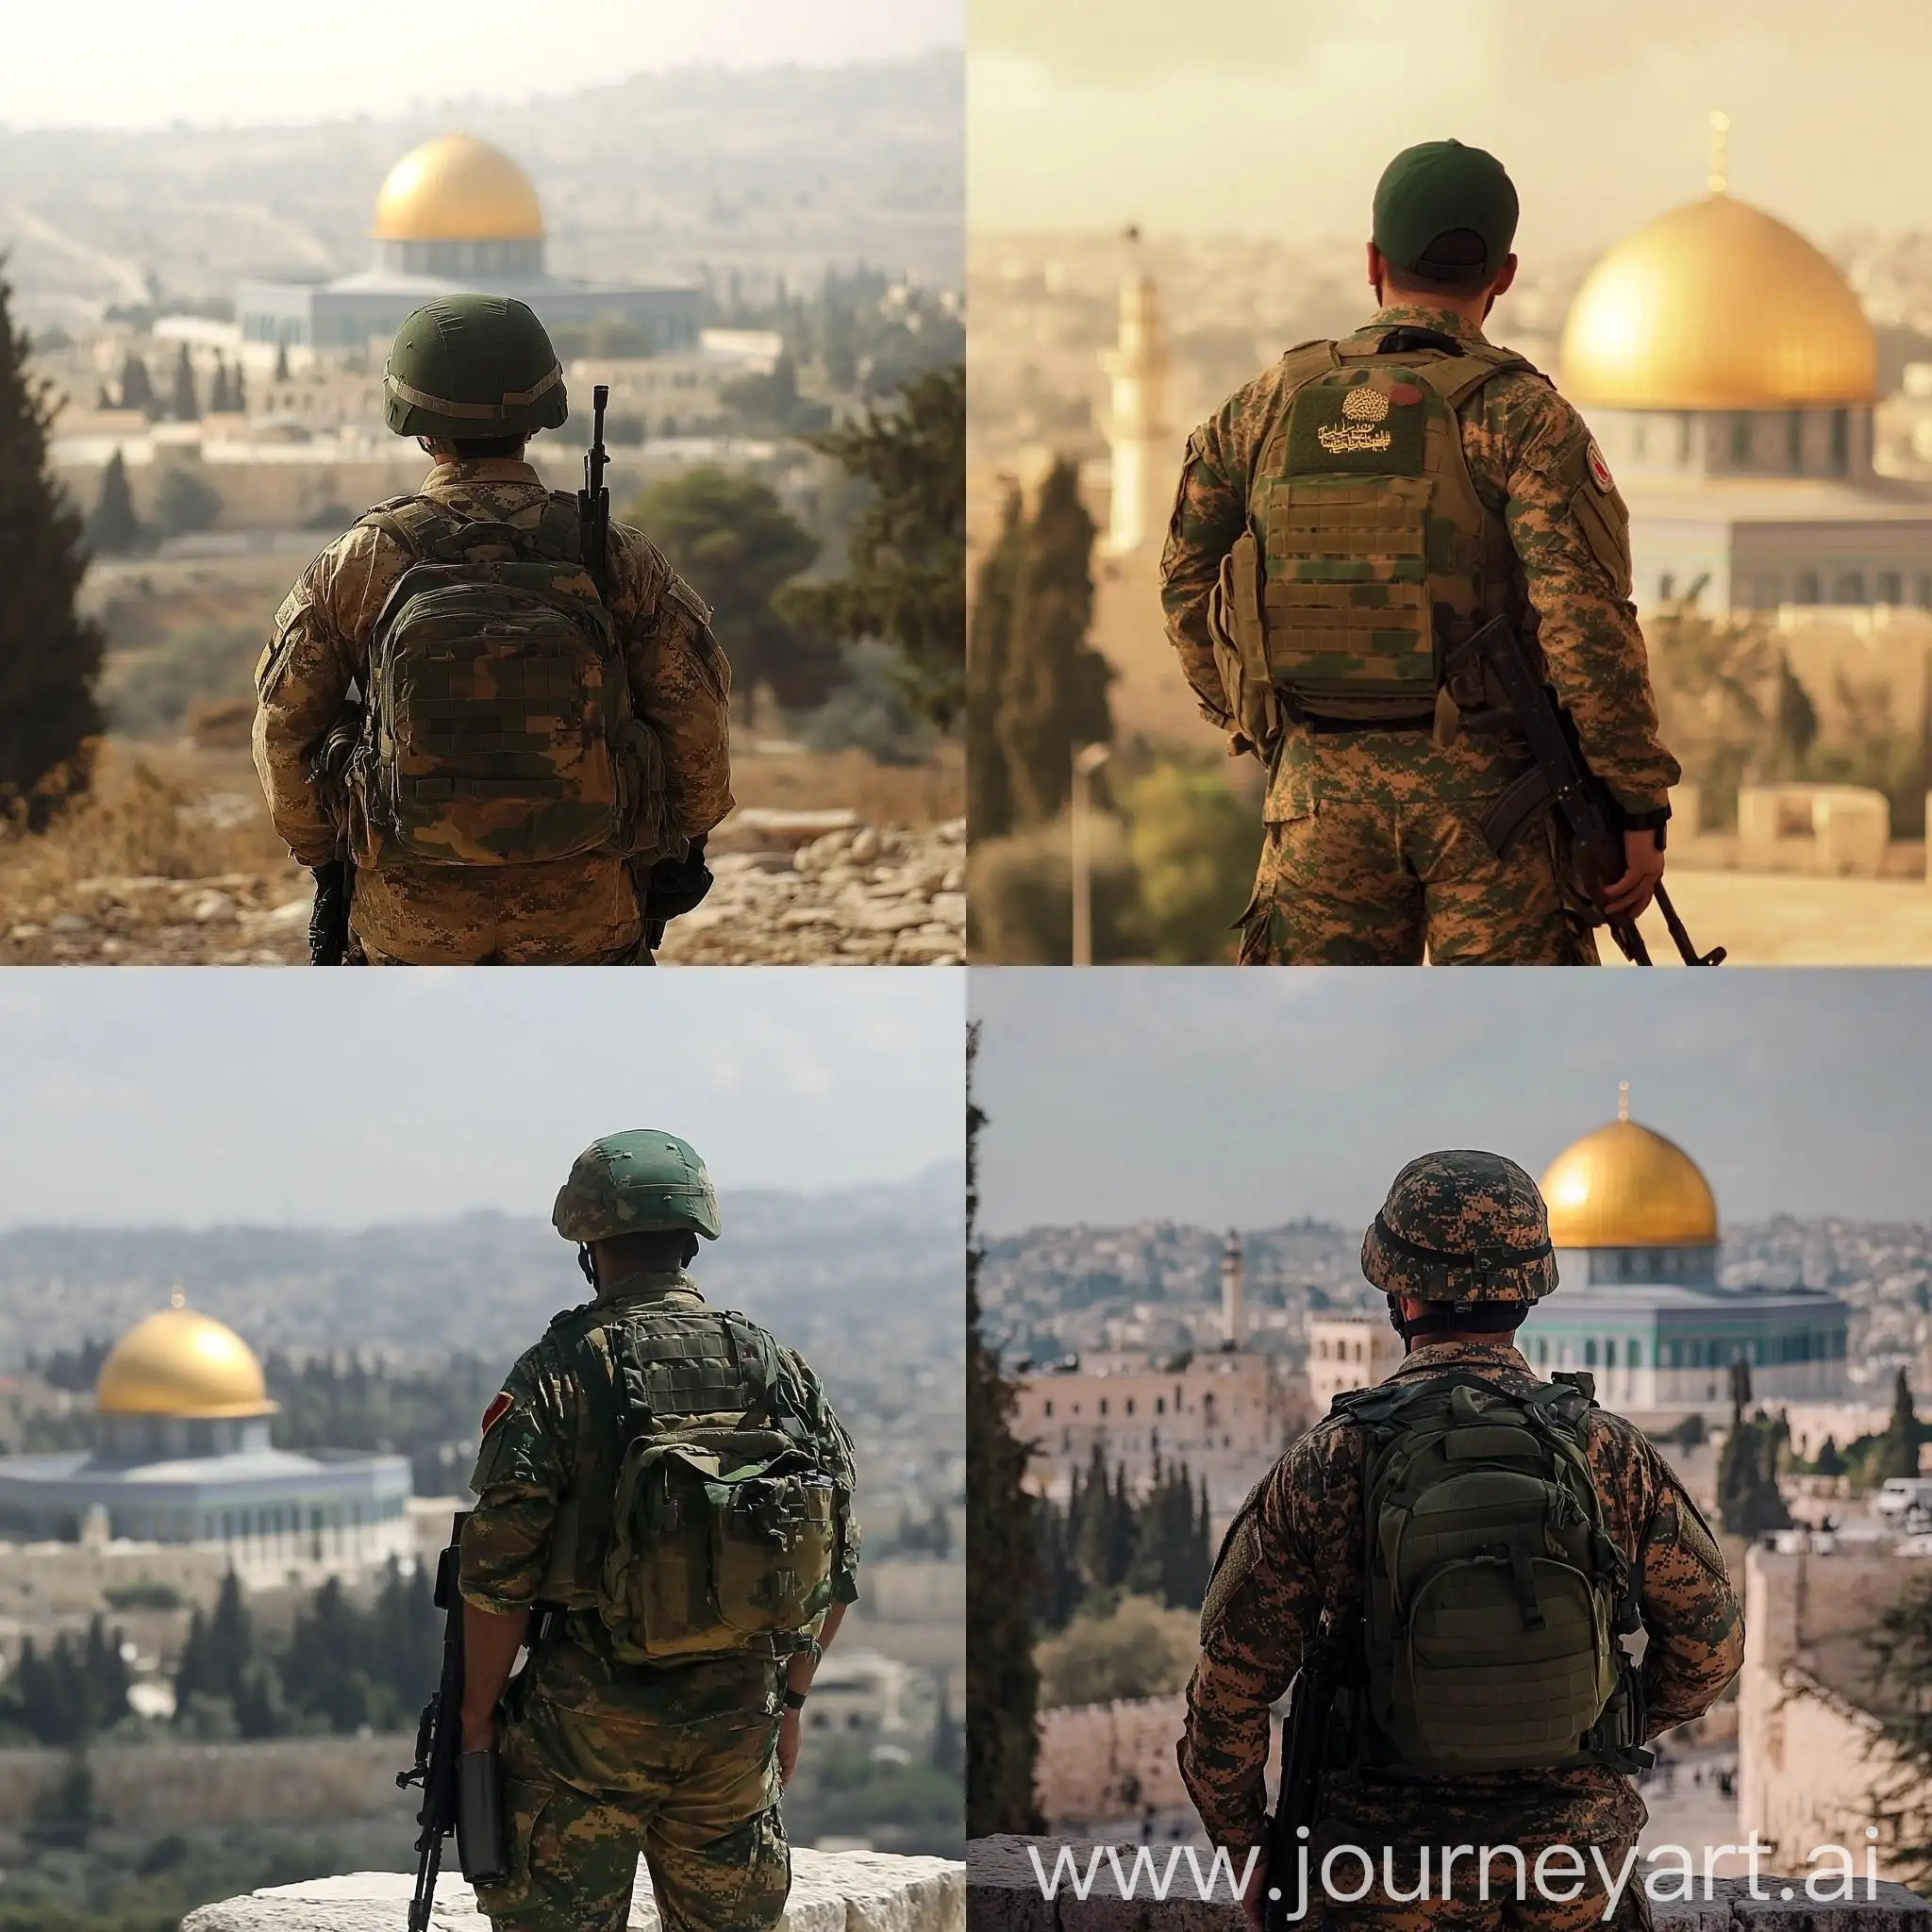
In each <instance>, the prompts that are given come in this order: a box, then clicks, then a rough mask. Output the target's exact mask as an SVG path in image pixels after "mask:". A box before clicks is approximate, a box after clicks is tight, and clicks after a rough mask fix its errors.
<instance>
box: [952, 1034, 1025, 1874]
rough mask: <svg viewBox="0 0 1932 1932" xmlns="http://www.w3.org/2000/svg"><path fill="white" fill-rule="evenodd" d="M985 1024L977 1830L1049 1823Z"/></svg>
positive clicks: (972, 1253)
mask: <svg viewBox="0 0 1932 1932" xmlns="http://www.w3.org/2000/svg"><path fill="white" fill-rule="evenodd" d="M978 1046H979V1032H978V1028H977V1027H976V1026H975V1027H974V1028H972V1029H970V1030H969V1031H968V1034H967V1037H966V1067H967V1092H966V1547H967V1548H968V1550H969V1551H971V1552H972V1562H971V1564H970V1565H969V1566H968V1569H967V1590H966V1657H967V1673H966V1832H967V1836H968V1837H969V1838H985V1837H987V1836H988V1835H989V1834H991V1833H993V1832H1003V1831H1018V1832H1028V1831H1040V1830H1043V1829H1044V1825H1043V1824H1042V1822H1041V1816H1040V1809H1039V1807H1038V1805H1037V1803H1036V1802H1035V1799H1034V1795H1033V1775H1034V1767H1035V1765H1036V1763H1037V1762H1038V1760H1039V1757H1040V1740H1039V1738H1038V1736H1037V1734H1036V1732H1035V1729H1034V1712H1035V1709H1036V1707H1037V1706H1038V1704H1039V1700H1040V1670H1039V1666H1038V1665H1037V1663H1036V1662H1035V1661H1034V1657H1033V1591H1034V1586H1035V1574H1034V1564H1035V1561H1036V1556H1035V1536H1036V1532H1035V1529H1034V1523H1033V1498H1032V1497H1031V1495H1029V1494H1028V1492H1027V1490H1026V1464H1027V1461H1028V1459H1029V1457H1030V1454H1031V1452H1030V1449H1029V1447H1028V1445H1027V1444H1025V1443H1023V1442H1021V1441H1018V1440H1017V1439H1016V1438H1015V1437H1014V1434H1013V1428H1012V1418H1013V1404H1014V1399H1015V1398H1014V1391H1013V1385H1012V1383H1011V1382H1010V1381H1009V1380H1008V1378H1007V1376H1006V1374H1005V1373H1004V1372H1003V1370H1002V1369H1001V1366H1000V1361H999V1357H998V1355H997V1354H996V1353H995V1352H994V1351H993V1350H992V1349H991V1348H990V1347H989V1346H988V1345H987V1342H986V1340H985V1337H984V1336H983V1334H982V1333H981V1330H980V1317H979V1259H980V1249H979V1241H978V1235H977V1226H978V1217H979V1136H980V1131H981V1129H982V1128H983V1127H984V1126H985V1124H986V1116H985V1115H984V1114H983V1113H982V1112H981V1111H980V1109H979V1106H978V1103H977V1102H976V1101H975V1100H974V1097H973V1089H972V1073H973V1066H974V1059H975V1058H976V1056H977V1053H978Z"/></svg>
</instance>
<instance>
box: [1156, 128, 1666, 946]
mask: <svg viewBox="0 0 1932 1932" xmlns="http://www.w3.org/2000/svg"><path fill="white" fill-rule="evenodd" d="M1516 215H1517V201H1516V191H1515V189H1514V188H1513V187H1512V186H1511V185H1510V181H1509V177H1508V176H1507V175H1506V174H1505V173H1504V171H1503V168H1502V166H1501V164H1500V163H1499V162H1498V161H1497V160H1496V159H1495V158H1493V157H1492V156H1491V155H1488V154H1485V153H1484V152H1483V151H1482V150H1481V149H1479V148H1471V147H1464V146H1463V145H1462V144H1461V142H1455V141H1443V142H1425V143H1424V145H1422V146H1420V147H1411V148H1407V149H1406V150H1405V151H1404V152H1403V153H1401V154H1399V155H1397V156H1396V158H1394V160H1392V161H1391V163H1390V164H1389V167H1388V169H1387V171H1386V172H1385V173H1384V174H1383V175H1382V179H1381V182H1380V185H1379V186H1378V187H1377V188H1376V190H1375V202H1374V240H1373V241H1371V242H1369V244H1368V266H1369V283H1370V286H1371V287H1372V288H1373V289H1374V291H1375V300H1376V303H1377V305H1378V312H1377V314H1376V315H1375V317H1374V320H1373V321H1372V322H1370V323H1369V324H1367V325H1365V326H1364V327H1362V328H1360V329H1358V330H1357V332H1356V333H1355V334H1354V335H1352V336H1350V337H1348V338H1346V339H1345V340H1344V341H1341V342H1329V341H1315V342H1305V343H1303V344H1301V345H1300V346H1299V347H1298V348H1294V349H1291V350H1290V351H1289V352H1288V354H1287V355H1286V356H1284V357H1283V358H1282V359H1281V360H1280V361H1279V362H1278V363H1277V364H1276V365H1275V366H1274V368H1273V369H1272V370H1270V371H1269V372H1268V374H1266V375H1262V376H1260V377H1259V378H1258V379H1257V380H1256V381H1254V382H1252V383H1250V384H1249V385H1248V386H1247V387H1246V388H1245V389H1243V390H1240V391H1236V393H1235V394H1234V395H1232V396H1231V397H1229V399H1228V400H1227V402H1226V403H1225V404H1224V405H1223V407H1222V408H1221V411H1220V413H1219V414H1218V415H1216V416H1215V417H1213V418H1212V419H1211V420H1210V421H1208V422H1207V423H1204V424H1203V425H1201V426H1200V427H1199V428H1198V429H1196V430H1195V431H1194V433H1193V435H1192V437H1191V438H1190V440H1189V442H1188V452H1187V458H1186V462H1185V464H1184V466H1183V468H1182V471H1181V478H1180V488H1179V492H1178V494H1177V496H1176V499H1175V502H1174V519H1173V522H1172V524H1171V525H1170V526H1169V530H1168V537H1167V546H1166V549H1165V551H1164V552H1163V554H1162V558H1161V600H1162V604H1163V606H1164V608H1165V610H1166V615H1167V634H1168V639H1169V641H1170V642H1171V643H1172V644H1173V645H1174V649H1175V651H1176V652H1177V653H1178V654H1179V657H1180V662H1181V670H1182V672H1183V673H1184V675H1186V677H1187V680H1188V682H1189V684H1190V685H1191V686H1192V688H1193V691H1194V694H1195V696H1196V697H1197V698H1198V699H1199V700H1200V705H1201V709H1202V712H1203V714H1204V715H1205V716H1206V717H1208V719H1209V720H1210V721H1211V722H1212V723H1213V724H1216V725H1218V726H1220V727H1221V728H1222V729H1223V730H1224V731H1226V732H1227V733H1228V734H1229V752H1230V756H1233V755H1236V754H1239V753H1240V752H1242V751H1253V752H1254V753H1255V754H1256V756H1257V758H1260V759H1261V760H1262V761H1263V762H1264V764H1265V765H1266V767H1267V771H1268V791H1267V803H1266V806H1265V808H1264V817H1265V820H1266V825H1265V834H1264V841H1263V845H1262V854H1261V863H1260V871H1259V874H1258V876H1257V880H1256V885H1255V892H1254V897H1253V899H1252V900H1251V901H1250V903H1249V906H1248V908H1247V910H1246V911H1245V912H1244V913H1243V914H1242V915H1241V960H1242V963H1243V964H1247V965H1260V964H1269V963H1274V964H1282V965H1291V964H1300V963H1325V964H1331V965H1381V964H1415V963H1418V962H1420V961H1421V959H1422V958H1423V957H1424V948H1426V950H1427V955H1428V957H1429V958H1431V959H1433V960H1435V961H1437V962H1438V963H1441V964H1446V963H1449V962H1452V961H1453V962H1458V963H1476V964H1503V963H1512V962H1513V963H1517V964H1548V965H1556V964H1591V963H1594V961H1595V958H1596V945H1595V940H1594V937H1593V934H1592V932H1591V927H1592V926H1594V925H1596V924H1601V923H1602V922H1603V920H1604V918H1605V916H1606V914H1607V913H1608V914H1612V915H1614V916H1616V917H1617V918H1619V919H1626V918H1628V919H1634V918H1635V917H1636V916H1637V915H1638V914H1639V913H1640V912H1641V911H1642V910H1643V908H1645V907H1646V906H1647V905H1648V904H1649V903H1650V899H1651V896H1652V893H1653V892H1654V891H1655V889H1656V886H1657V880H1658V879H1659V878H1660V877H1661V876H1662V874H1663V827H1664V821H1665V820H1666V819H1667V818H1668V817H1669V815H1670V804H1669V796H1668V794H1669V791H1670V788H1671V786H1672V785H1674V783H1675V782H1676V781H1677V778H1678V776H1679V775H1680V773H1679V769H1678V766H1677V763H1676V761H1675V759H1674V758H1672V757H1671V755H1670V754H1669V753H1668V752H1667V751H1666V750H1665V749H1664V747H1663V746H1662V745H1661V744H1660V743H1659V742H1658V741H1657V706H1656V701H1655V699H1654V697H1653V695H1652V692H1651V688H1650V676H1649V670H1648V665H1647V661H1646V658H1645V655H1644V646H1643V639H1642V637H1641V633H1640V632H1639V630H1638V628H1637V622H1636V613H1635V609H1634V607H1633V606H1632V605H1631V603H1630V602H1629V597H1630V556H1629V542H1628V527H1629V517H1628V512H1627V511H1626V510H1625V509H1624V501H1623V498H1622V497H1621V496H1620V495H1619V494H1618V492H1617V490H1616V486H1615V484H1614V483H1613V482H1612V481H1611V477H1610V472H1609V467H1608V465H1607V464H1606V463H1605V461H1604V458H1603V454H1602V452H1601V451H1600V450H1599V449H1598V448H1597V446H1596V444H1595V443H1594V442H1593V441H1591V434H1590V430H1589V428H1588V427H1587V426H1586V425H1585V424H1584V422H1583V419H1582V418H1581V417H1580V416H1578V415H1577V413H1576V411H1575V410H1574V409H1573V408H1571V407H1570V405H1569V404H1568V403H1566V402H1565V401H1564V400H1563V399H1562V397H1561V396H1559V395H1558V394H1557V392H1556V391H1555V390H1554V389H1553V388H1552V387H1551V386H1550V384H1549V382H1548V380H1547V379H1546V378H1545V377H1543V376H1541V375H1539V374H1538V373H1537V372H1536V371H1535V370H1534V369H1533V368H1532V367H1531V366H1530V364H1529V363H1528V362H1526V361H1525V360H1524V358H1522V357H1521V356H1518V355H1516V354H1514V353H1513V352H1512V351H1510V350H1507V349H1501V348H1496V347H1493V346H1491V343H1490V342H1489V341H1486V340H1485V338H1484V336H1483V332H1482V326H1481V325H1482V321H1483V318H1484V317H1485V316H1486V315H1487V314H1488V313H1489V311H1490V308H1491V305H1492V304H1493V303H1494V301H1495V299H1496V297H1497V296H1498V295H1500V294H1502V293H1503V291H1505V290H1506V289H1507V288H1508V287H1509V285H1510V283H1511V282H1512V281H1513V280H1514V279H1515V275H1516V257H1515V256H1514V255H1513V254H1511V253H1510V243H1511V242H1512V241H1513V239H1514V237H1515V232H1516ZM1499 615H1502V616H1507V617H1508V618H1509V619H1511V620H1512V621H1513V622H1514V623H1515V624H1516V625H1517V626H1518V628H1519V629H1520V630H1522V631H1523V632H1524V635H1525V636H1534V637H1535V638H1536V640H1537V641H1538V642H1539V643H1540V645H1541V653H1542V656H1543V658H1544V659H1545V660H1546V664H1547V672H1548V676H1549V679H1550V682H1551V683H1552V685H1553V686H1554V688H1555V690H1556V692H1557V696H1558V698H1559V699H1560V700H1561V702H1562V703H1563V704H1564V705H1566V706H1567V707H1568V708H1569V710H1570V713H1571V716H1572V717H1573V719H1574V723H1575V726H1576V730H1577V732H1578V735H1579V737H1580V740H1581V744H1582V749H1583V753H1584V756H1585V758H1587V759H1588V760H1589V761H1590V763H1591V766H1592V767H1593V768H1594V770H1595V772H1596V774H1597V776H1598V777H1599V778H1600V779H1601V780H1602V781H1603V783H1604V784H1605V785H1606V786H1607V789H1608V791H1609V792H1610V794H1611V796H1612V798H1613V799H1614V801H1615V803H1616V805H1617V806H1618V807H1619V808H1621V810H1622V813H1623V819H1624V828H1625V829H1624V843H1625V852H1624V857H1625V863H1626V870H1625V871H1624V875H1623V876H1622V877H1621V878H1619V879H1617V880H1616V881H1614V882H1613V883H1611V884H1609V885H1608V886H1607V890H1605V891H1604V892H1603V894H1602V901H1601V904H1599V903H1597V902H1596V901H1595V900H1594V899H1593V898H1592V897H1591V894H1590V893H1589V892H1588V891H1586V890H1585V889H1584V887H1583V884H1582V882H1581V880H1580V878H1579V877H1578V876H1577V874H1576V869H1575V866H1574V860H1573V858H1572V856H1571V854H1570V852H1569V850H1568V846H1567V841H1566V840H1565V839H1564V837H1563V835H1562V833H1561V831H1560V828H1559V827H1558V825H1557V823H1556V821H1555V820H1554V818H1552V817H1549V816H1545V818H1544V819H1543V821H1542V822H1541V824H1531V825H1530V826H1529V827H1528V828H1527V830H1526V831H1522V832H1520V833H1519V835H1518V836H1516V837H1515V838H1514V840H1513V841H1511V840H1510V839H1509V837H1508V836H1507V822H1506V821H1505V820H1504V819H1500V818H1499V819H1498V820H1496V821H1495V822H1493V823H1492V824H1491V825H1489V826H1486V825H1485V819H1486V818H1487V817H1488V816H1489V814H1490V813H1491V810H1492V808H1495V807H1496V806H1497V804H1498V801H1499V800H1501V799H1502V797H1503V794H1504V793H1505V792H1506V791H1507V789H1508V787H1509V786H1510V784H1511V783H1512V782H1513V781H1514V780H1516V779H1517V778H1519V777H1521V776H1523V775H1524V774H1525V773H1526V772H1527V771H1528V769H1529V766H1530V760H1529V758H1528V754H1527V750H1526V747H1525V744H1524V739H1523V737H1522V734H1521V733H1520V731H1519V730H1517V729H1516V728H1515V725H1514V723H1513V720H1512V718H1511V716H1510V715H1509V713H1508V711H1507V707H1506V706H1505V705H1503V704H1502V702H1501V700H1500V693H1499V692H1497V691H1494V689H1493V688H1492V687H1491V688H1486V680H1485V678H1484V675H1483V674H1482V672H1481V670H1480V668H1479V667H1477V666H1475V665H1474V664H1473V663H1470V662H1467V661H1464V660H1462V659H1459V658H1457V656H1456V647H1457V645H1459V644H1461V643H1463V642H1465V641H1467V639H1468V638H1469V637H1470V635H1471V634H1472V633H1473V632H1474V629H1475V628H1476V627H1477V626H1478V625H1480V624H1482V623H1483V622H1485V621H1486V620H1488V619H1489V618H1491V617H1494V616H1499ZM1498 846H1501V847H1503V848H1504V849H1503V851H1502V852H1501V854H1500V855H1499V852H1498V850H1497V849H1496V848H1497V847H1498Z"/></svg>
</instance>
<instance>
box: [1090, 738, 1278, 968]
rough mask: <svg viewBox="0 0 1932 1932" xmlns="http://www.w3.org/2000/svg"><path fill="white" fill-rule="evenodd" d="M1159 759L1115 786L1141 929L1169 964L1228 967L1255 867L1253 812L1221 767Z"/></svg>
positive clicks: (1257, 849)
mask: <svg viewBox="0 0 1932 1932" xmlns="http://www.w3.org/2000/svg"><path fill="white" fill-rule="evenodd" d="M1224 763H1225V761H1224V760H1222V761H1221V764H1220V765H1217V764H1208V763H1202V762H1198V761H1195V760H1191V759H1184V758H1157V759H1155V760H1154V761H1153V762H1152V763H1150V764H1147V765H1145V766H1143V767H1141V769H1140V770H1139V771H1138V772H1132V773H1130V774H1128V775H1127V776H1126V777H1124V779H1122V780H1119V781H1117V782H1116V784H1115V788H1114V790H1115V796H1116V797H1117V798H1118V799H1119V801H1120V804H1121V808H1122V809H1123V810H1124V813H1125V814H1126V820H1127V851H1128V854H1129V856H1130V857H1131V858H1132V859H1133V864H1134V877H1135V883H1136V886H1137V888H1138V898H1139V905H1140V911H1139V924H1140V927H1141V936H1142V940H1143V942H1144V945H1145V948H1146V951H1147V952H1148V954H1150V955H1151V956H1152V957H1153V958H1155V959H1158V961H1160V963H1161V964H1163V965H1167V966H1200V965H1212V964H1216V963H1219V962H1225V961H1230V960H1232V958H1233V957H1234V952H1235V938H1234V932H1233V928H1234V925H1235V923H1236V921H1237V919H1238V917H1239V915H1240V913H1241V907H1242V906H1243V905H1244V904H1245V903H1246V900H1247V897H1248V893H1249V891H1250V889H1251V887H1252V885H1253V882H1254V877H1255V868H1256V866H1257V863H1258V861H1259V859H1260V854H1261V829H1260V825H1259V824H1258V822H1257V815H1256V811H1255V808H1254V807H1253V806H1252V805H1250V804H1247V803H1245V802H1244V801H1243V800H1241V798H1239V797H1237V796H1236V794H1235V793H1234V791H1231V790H1230V789H1229V786H1228V783H1227V780H1226V778H1225V776H1224V773H1223V770H1222V769H1221V765H1224Z"/></svg>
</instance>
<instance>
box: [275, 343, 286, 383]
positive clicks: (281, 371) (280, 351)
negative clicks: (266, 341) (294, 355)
mask: <svg viewBox="0 0 1932 1932" xmlns="http://www.w3.org/2000/svg"><path fill="white" fill-rule="evenodd" d="M288 379H289V345H288V343H287V342H277V343H276V344H275V380H276V381H277V382H287V381H288Z"/></svg>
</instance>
